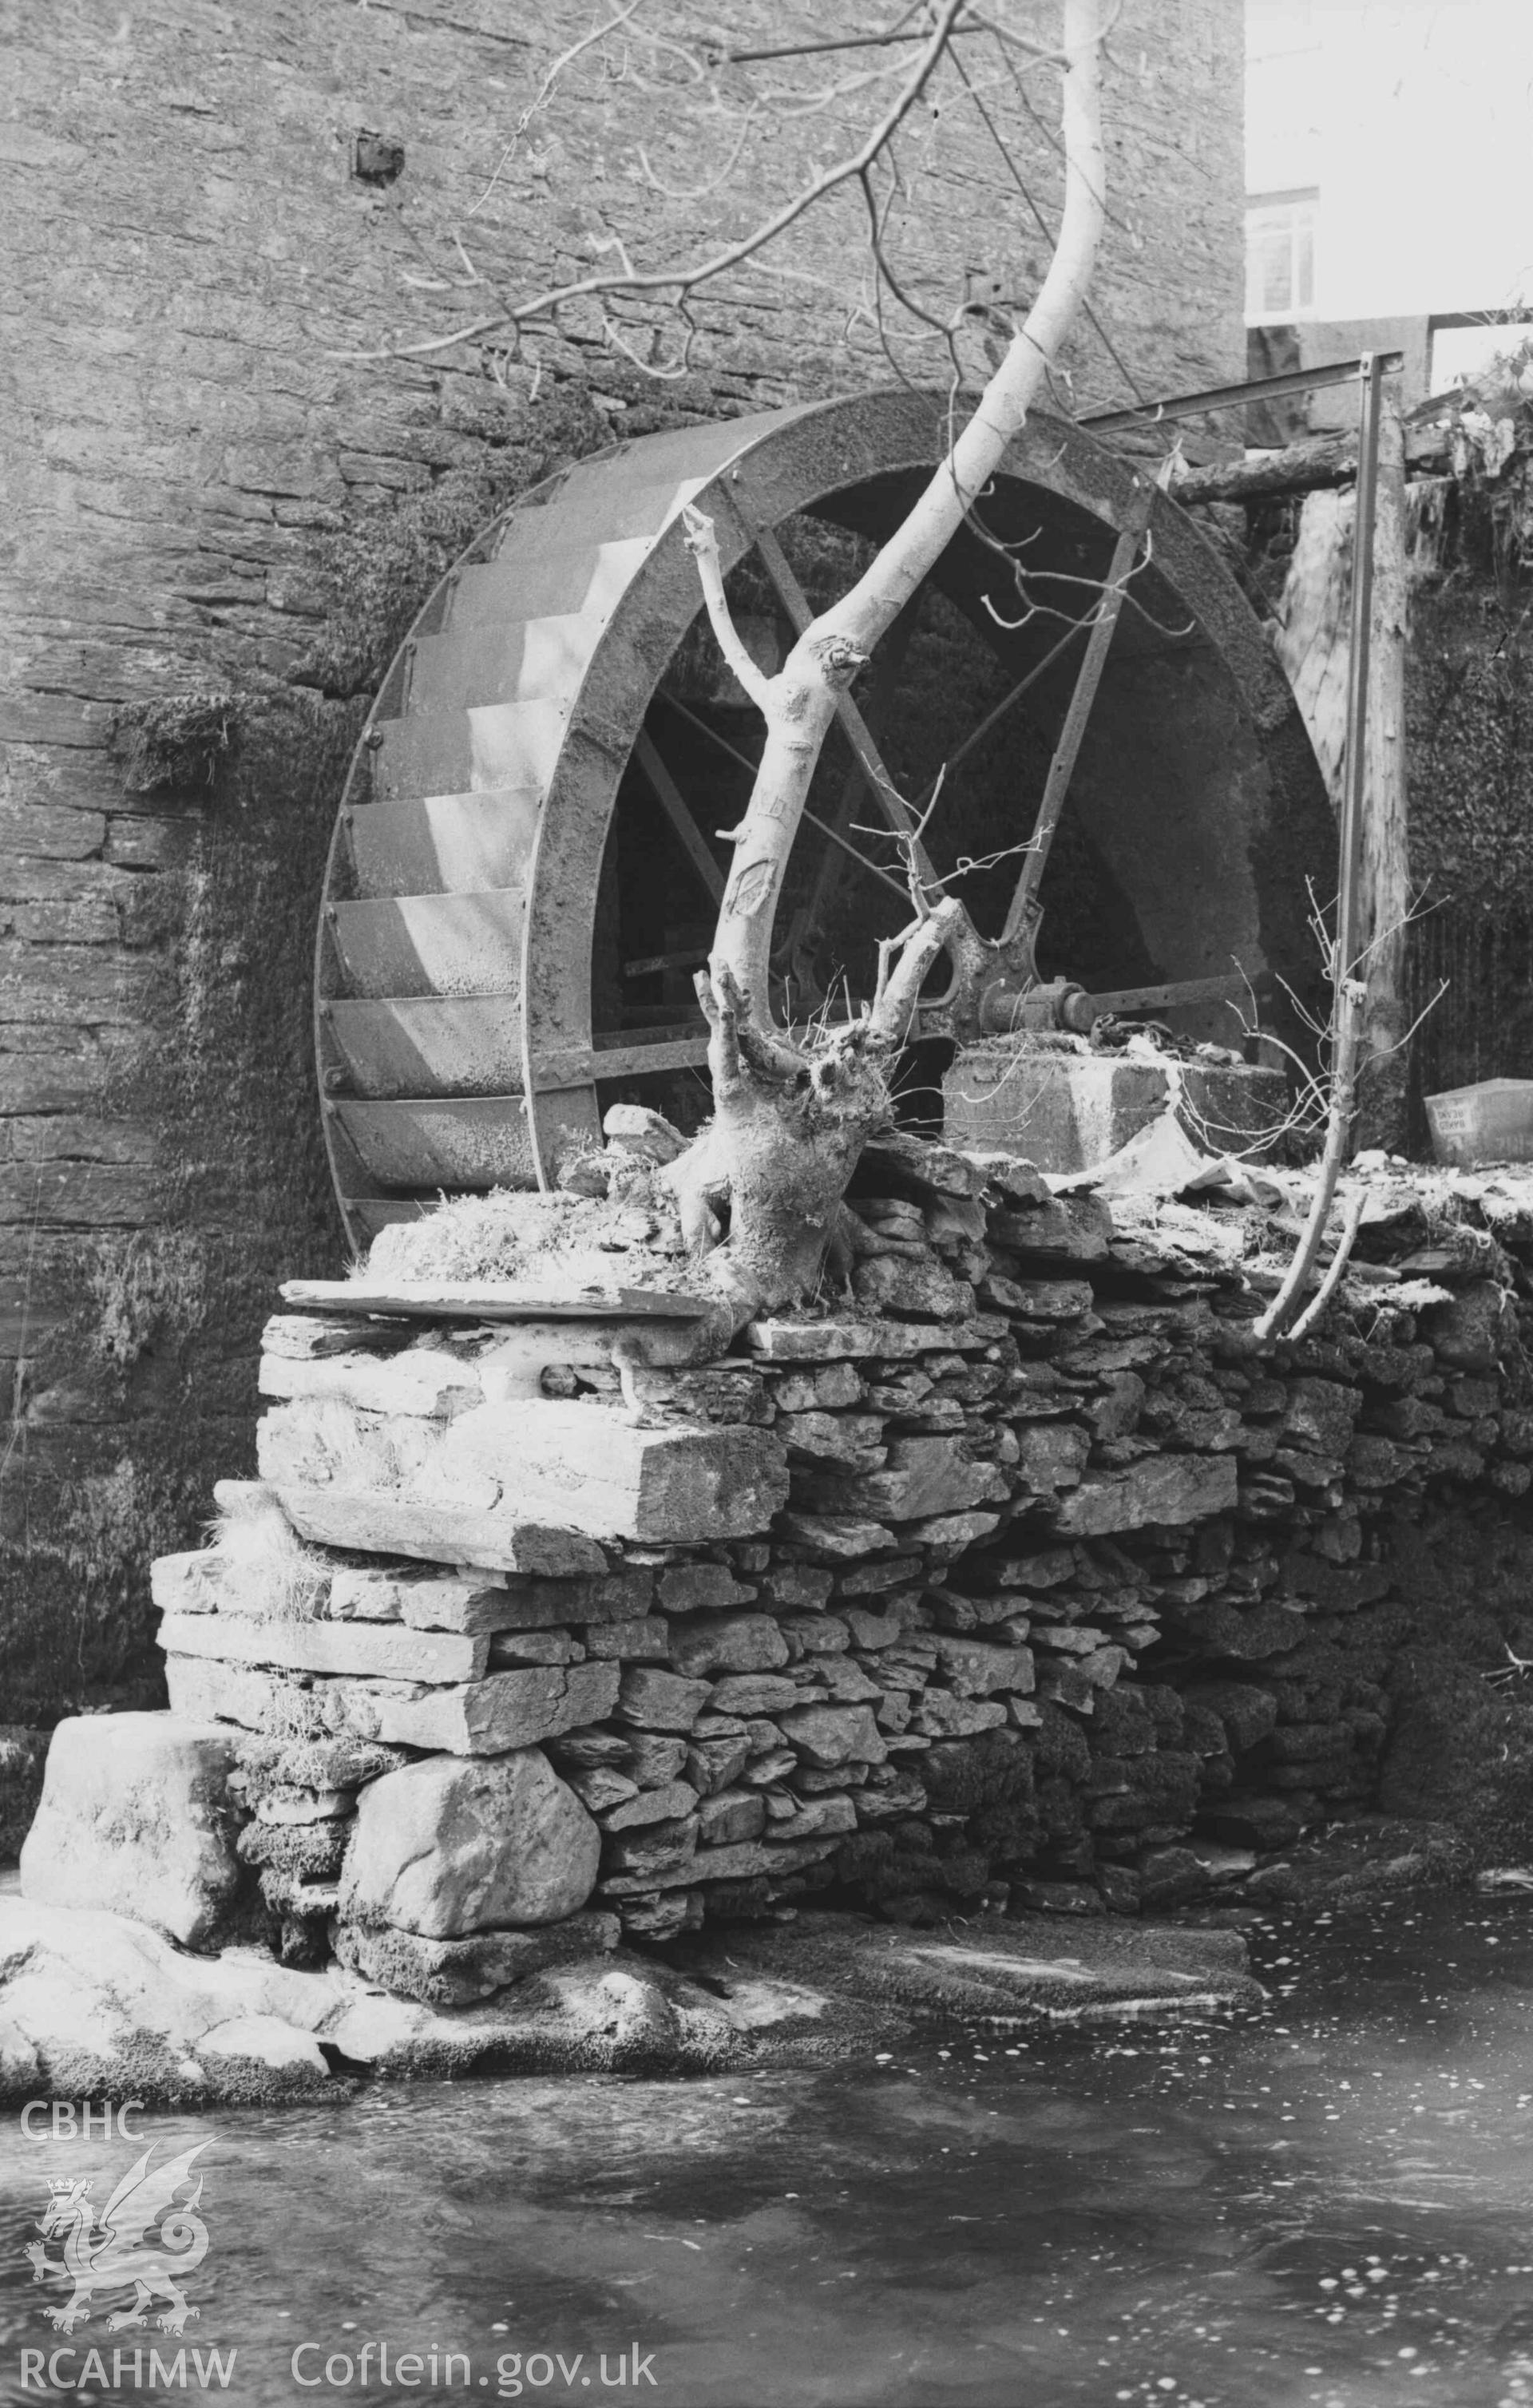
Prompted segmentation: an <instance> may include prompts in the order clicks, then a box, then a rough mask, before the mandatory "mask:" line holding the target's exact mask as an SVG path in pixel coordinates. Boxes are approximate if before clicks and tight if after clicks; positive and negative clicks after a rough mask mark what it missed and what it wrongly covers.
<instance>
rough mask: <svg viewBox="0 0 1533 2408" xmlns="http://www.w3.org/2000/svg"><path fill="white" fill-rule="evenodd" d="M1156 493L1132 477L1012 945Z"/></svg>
mask: <svg viewBox="0 0 1533 2408" xmlns="http://www.w3.org/2000/svg"><path fill="white" fill-rule="evenodd" d="M1154 498H1155V488H1154V486H1153V485H1152V484H1150V483H1149V482H1148V481H1147V480H1144V479H1142V478H1136V480H1135V490H1134V498H1133V500H1132V502H1131V503H1130V505H1129V510H1128V518H1127V523H1125V527H1124V529H1123V532H1122V534H1121V535H1120V536H1119V538H1118V540H1117V542H1116V543H1115V544H1114V545H1113V547H1112V559H1111V563H1110V566H1109V568H1108V572H1107V583H1106V586H1105V587H1104V589H1103V593H1102V599H1101V604H1100V607H1099V609H1098V610H1097V613H1096V619H1095V621H1094V622H1093V624H1092V630H1091V634H1090V636H1089V638H1087V641H1086V650H1085V655H1084V657H1083V659H1082V663H1081V667H1080V670H1079V673H1078V674H1077V677H1076V681H1075V692H1074V693H1073V694H1072V695H1071V696H1070V707H1069V709H1068V710H1067V712H1066V713H1065V724H1064V726H1063V727H1062V728H1061V729H1060V731H1059V741H1058V743H1057V744H1056V745H1055V747H1054V755H1053V760H1052V761H1051V762H1050V764H1049V774H1048V777H1047V779H1046V780H1045V781H1044V786H1043V799H1042V801H1041V802H1040V803H1039V807H1038V818H1037V820H1036V821H1035V822H1034V824H1033V834H1032V838H1031V840H1030V842H1029V845H1028V848H1027V853H1026V855H1025V857H1024V861H1023V865H1022V876H1021V877H1020V878H1019V879H1018V881H1017V884H1016V892H1015V893H1014V894H1013V896H1012V897H1011V907H1010V910H1009V911H1008V912H1007V915H1006V925H1005V927H1004V928H1003V929H1002V930H1001V943H1002V945H1003V946H1006V945H1014V944H1015V943H1016V942H1017V940H1018V939H1019V938H1021V937H1024V936H1030V935H1031V931H1032V923H1033V920H1034V917H1035V915H1036V909H1037V898H1038V890H1039V882H1040V881H1041V879H1042V876H1043V872H1044V869H1045V868H1046V867H1047V866H1048V860H1049V852H1050V848H1051V846H1052V845H1053V840H1054V831H1055V830H1056V828H1057V827H1058V825H1059V819H1060V813H1061V812H1062V811H1063V810H1064V808H1065V797H1066V796H1067V794H1068V792H1069V785H1070V780H1071V778H1072V777H1073V776H1074V774H1075V764H1076V758H1077V756H1078V754H1079V753H1080V751H1081V743H1082V738H1083V737H1084V735H1085V732H1086V722H1087V720H1088V719H1089V718H1090V717H1091V706H1092V704H1093V703H1094V702H1095V701H1096V689H1097V687H1098V685H1099V684H1100V683H1101V681H1102V671H1103V669H1104V668H1105V667H1106V666H1107V654H1108V646H1109V645H1110V643H1111V641H1112V631H1113V629H1114V628H1115V627H1116V625H1117V624H1118V613H1119V611H1120V610H1121V609H1123V600H1124V588H1125V584H1126V583H1127V581H1128V578H1129V574H1130V572H1131V571H1132V569H1133V566H1134V561H1135V557H1136V555H1137V553H1138V552H1139V544H1140V541H1141V539H1142V538H1143V535H1144V530H1145V528H1146V526H1147V525H1148V524H1149V523H1150V512H1151V509H1152V507H1153V503H1154Z"/></svg>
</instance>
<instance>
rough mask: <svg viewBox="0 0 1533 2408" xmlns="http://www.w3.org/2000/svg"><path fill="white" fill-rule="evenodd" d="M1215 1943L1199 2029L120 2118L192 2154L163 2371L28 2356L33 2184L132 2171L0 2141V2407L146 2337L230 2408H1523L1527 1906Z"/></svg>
mask: <svg viewBox="0 0 1533 2408" xmlns="http://www.w3.org/2000/svg"><path fill="white" fill-rule="evenodd" d="M1249 1936H1250V1938H1251V1941H1252V1943H1253V1951H1254V1963H1255V1970H1256V1971H1257V1972H1258V1973H1259V1974H1260V1975H1261V1976H1262V1978H1263V1979H1264V1980H1265V1981H1266V1982H1267V1983H1268V1985H1269V1988H1270V1992H1271V2005H1270V2008H1269V2010H1268V2013H1266V2014H1260V2015H1255V2016H1248V2017H1244V2018H1242V2019H1240V2020H1239V2021H1237V2022H1232V2023H1220V2024H1212V2025H1210V2024H1204V2025H1198V2026H1190V2027H1182V2028H1176V2029H1166V2028H1160V2029H1154V2028H1132V2027H1130V2028H1123V2027H1120V2028H1117V2029H1116V2030H1115V2031H1114V2032H1112V2033H1110V2034H1100V2033H1099V2034H1097V2035H1096V2036H1095V2037H1093V2038H1087V2037H1086V2036H1084V2035H1082V2034H1070V2033H1065V2034H1061V2035H1059V2036H1057V2037H1050V2038H1047V2039H1045V2040H1042V2041H1039V2040H1037V2039H1033V2040H1029V2041H1027V2042H1018V2041H1016V2040H1015V2039H1013V2038H1011V2037H1010V2036H1005V2035H1001V2036H997V2035H996V2034H986V2033H984V2032H983V2031H975V2032H970V2033H967V2034H965V2035H959V2036H950V2037H948V2038H946V2039H943V2040H940V2041H938V2040H937V2039H931V2040H928V2041H926V2042H922V2043H921V2044H920V2045H919V2046H917V2047H915V2048H905V2049H901V2050H899V2051H897V2052H894V2053H891V2054H890V2055H889V2056H888V2057H887V2058H886V2059H884V2060H883V2061H881V2062H879V2063H877V2064H868V2065H864V2066H861V2067H858V2068H856V2069H852V2070H846V2069H842V2070H840V2071H825V2072H807V2073H785V2072H772V2073H764V2074H757V2075H748V2076H745V2077H743V2078H742V2077H740V2076H738V2075H737V2076H733V2077H731V2078H729V2079H728V2080H723V2081H709V2082H686V2083H624V2082H615V2081H599V2080H590V2081H584V2082H574V2083H570V2082H528V2081H506V2082H475V2083H467V2082H466V2083H462V2084H457V2085H449V2084H432V2085H421V2086H419V2087H411V2088H408V2089H404V2088H401V2089H390V2088H384V2087H377V2088H371V2089H364V2090H363V2091H362V2092H361V2093H360V2095H358V2096H356V2097H355V2098H353V2099H352V2100H350V2101H346V2100H341V2099H338V2098H337V2100H333V2101H332V2100H327V2101H325V2102H324V2103H323V2104H322V2105H315V2106H312V2107H307V2108H302V2109H291V2108H290V2109H283V2110H280V2111H276V2110H274V2111H271V2112H262V2111H258V2110H244V2111H235V2110H222V2111H218V2112H214V2113H211V2114H176V2115H161V2116H145V2117H144V2118H143V2132H144V2136H145V2138H146V2139H148V2138H154V2139H156V2140H157V2141H159V2142H160V2143H161V2144H162V2146H161V2154H162V2155H168V2154H171V2153H172V2152H173V2151H174V2150H175V2149H177V2148H185V2147H187V2146H190V2145H191V2144H192V2143H193V2142H195V2141H203V2140H205V2141H207V2142H208V2143H209V2145H208V2148H207V2150H206V2152H205V2154H204V2157H203V2158H202V2160H201V2163H202V2164H203V2166H204V2167H205V2168H206V2182H205V2186H204V2193H203V2200H202V2212H203V2214H204V2215H205V2217H206V2220H207V2225H208V2233H209V2236H210V2245H209V2249H208V2257H207V2258H206V2259H205V2261H204V2263H203V2264H202V2266H201V2267H200V2268H199V2269H198V2270H197V2272H195V2273H194V2274H193V2276H192V2277H191V2278H190V2279H189V2282H188V2286H187V2287H188V2291H189V2295H190V2296H191V2297H192V2298H193V2300H195V2301H196V2302H197V2304H198V2305H199V2308H200V2315H199V2317H198V2319H197V2321H196V2322H194V2323H192V2324H190V2325H189V2326H188V2328H187V2330H186V2333H185V2335H184V2337H183V2339H182V2340H181V2341H179V2342H173V2341H170V2340H169V2339H168V2338H167V2337H166V2336H165V2335H164V2334H162V2333H160V2332H158V2331H157V2330H153V2329H150V2330H145V2331H140V2332H137V2333H134V2332H126V2333H109V2332H107V2331H106V2330H105V2329H104V2327H105V2316H104V2314H103V2313H102V2312H99V2311H98V2313H97V2314H96V2315H94V2316H93V2318H92V2321H91V2322H90V2323H89V2324H88V2325H84V2326H81V2327H80V2328H79V2329H78V2330H77V2331H76V2332H75V2333H74V2334H73V2335H72V2336H69V2337H67V2339H65V2338H64V2337H61V2336H55V2335H53V2334H52V2332H51V2330H50V2327H49V2326H48V2325H47V2324H46V2322H45V2321H44V2319H43V2317H42V2315H41V2309H42V2306H43V2304H44V2303H45V2301H50V2300H59V2299H61V2298H62V2297H63V2292H62V2289H61V2286H59V2285H58V2284H57V2283H51V2284H50V2285H49V2286H47V2287H46V2288H37V2287H36V2286H34V2285H33V2282H32V2279H31V2271H30V2268H29V2266H28V2264H27V2262H26V2260H25V2258H24V2257H23V2254H22V2252H23V2246H24V2243H26V2242H27V2241H28V2240H29V2239H32V2238H34V2237H35V2231H36V2217H37V2216H38V2215H39V2214H40V2213H41V2211H42V2206H43V2203H44V2200H45V2197H46V2192H47V2186H48V2184H49V2183H50V2181H54V2180H57V2179H59V2178H61V2177H63V2176H65V2175H68V2176H74V2177H78V2176H79V2175H80V2174H81V2173H82V2172H86V2171H89V2172H90V2173H91V2175H92V2177H93V2196H95V2197H96V2198H97V2199H98V2200H105V2198H106V2196H107V2192H108V2191H109V2189H110V2188H111V2186H112V2185H113V2183H114V2182H115V2181H116V2180H117V2179H118V2178H119V2176H120V2175H121V2174H122V2172H124V2171H126V2169H127V2167H128V2165H129V2164H130V2163H131V2162H132V2159H133V2157H134V2156H135V2155H136V2151H135V2150H134V2149H133V2148H132V2146H131V2145H130V2144H128V2143H124V2142H122V2141H120V2140H114V2141H113V2142H112V2143H111V2144H110V2145H109V2146H108V2145H106V2144H104V2143H101V2142H100V2141H98V2140H94V2139H93V2140H92V2141H91V2142H89V2143H79V2142H74V2143H70V2142H66V2141H59V2142H56V2143H55V2142H53V2141H51V2140H49V2141H46V2142H43V2143H27V2142H25V2141H23V2140H22V2138H21V2134H20V2132H19V2131H18V2129H17V2128H16V2123H15V2120H14V2116H13V2115H12V2116H11V2117H10V2118H9V2119H8V2120H7V2126H6V2128H5V2138H4V2141H3V2143H0V2399H4V2400H5V2401H7V2402H9V2401H20V2400H22V2399H30V2400H36V2399H38V2398H39V2397H45V2396H49V2395H48V2389H47V2364H46V2359H45V2361H44V2366H43V2377H42V2379H43V2382H44V2386H45V2388H44V2389H43V2390H42V2391H39V2389H38V2387H37V2379H36V2360H23V2358H22V2357H21V2353H22V2351H23V2350H32V2351H36V2350H38V2349H42V2350H43V2351H44V2352H50V2351H52V2350H54V2349H59V2348H63V2349H64V2350H65V2351H66V2352H68V2351H70V2350H72V2351H73V2352H74V2355H73V2357H72V2358H71V2357H69V2356H67V2355H66V2356H65V2357H64V2358H62V2359H60V2360H59V2361H58V2362H57V2368H56V2372H57V2374H58V2377H59V2379H60V2381H61V2382H63V2381H67V2380H69V2379H71V2378H73V2380H74V2381H75V2384H76V2386H77V2387H76V2388H75V2390H74V2392H73V2394H72V2396H73V2397H74V2398H76V2399H78V2400H79V2401H91V2400H93V2399H102V2398H107V2397H113V2396H122V2397H136V2398H164V2399H167V2400H168V2399H183V2398H185V2397H186V2393H185V2392H184V2391H183V2390H181V2389H179V2388H177V2387H176V2386H175V2385H174V2384H172V2385H171V2386H169V2387H166V2386H165V2384H164V2383H163V2382H160V2383H156V2382H153V2381H151V2379H150V2378H151V2376H152V2375H153V2372H154V2370H153V2369H152V2368H151V2367H150V2361H149V2357H148V2352H149V2349H150V2346H151V2345H152V2346H154V2347H156V2348H158V2349H159V2350H160V2351H161V2352H162V2357H163V2358H164V2357H165V2356H168V2358H169V2360H170V2365H171V2372H172V2373H174V2358H175V2353H176V2351H177V2350H179V2348H181V2347H183V2346H185V2347H187V2348H188V2349H189V2350H201V2351H202V2352H203V2354H204V2368H205V2371H206V2372H210V2370H209V2369H208V2358H207V2353H208V2350H209V2349H210V2348H218V2349H220V2350H222V2352H223V2353H224V2358H225V2362H226V2361H227V2356H228V2353H229V2351H231V2350H232V2351H233V2352H234V2372H233V2375H232V2378H231V2379H230V2380H229V2382H228V2384H227V2388H226V2390H225V2392H224V2395H223V2396H225V2397H227V2398H229V2399H232V2400H237V2401H242V2402H246V2403H250V2404H251V2408H266V2403H269V2402H276V2401H283V2402H287V2401H298V2400H305V2399H312V2400H319V2401H334V2400H337V2399H340V2398H350V2399H351V2400H362V2399H365V2400H368V2401H384V2400H390V2401H398V2400H400V2399H401V2398H410V2397H416V2398H422V2397H423V2398H428V2399H443V2398H451V2399H455V2400H458V2401H463V2400H464V2399H466V2398H467V2397H470V2396H471V2397H476V2398H480V2399H486V2398H488V2399H495V2398H521V2399H523V2400H540V2401H555V2402H561V2403H567V2402H569V2401H573V2400H581V2401H595V2400H600V2399H603V2398H615V2399H620V2400H623V2401H637V2400H651V2401H658V2402H666V2403H674V2408H800V2404H801V2403H803V2408H948V2403H950V2402H951V2403H963V2408H992V2403H994V2404H995V2408H1055V2403H1077V2402H1080V2403H1089V2408H1096V2403H1107V2402H1113V2403H1117V2402H1123V2401H1130V2402H1138V2403H1146V2402H1155V2403H1157V2408H1159V2403H1164V2408H1195V2403H1202V2408H1291V2403H1292V2408H1297V2403H1301V2402H1302V2403H1306V2408H1310V2403H1313V2408H1398V2403H1400V2402H1402V2401H1430V2402H1433V2403H1436V2408H1450V2403H1451V2404H1452V2408H1459V2403H1463V2408H1488V2404H1489V2403H1501V2402H1506V2403H1508V2408H1511V2403H1517V2408H1525V2403H1526V2408H1533V2157H1530V2151H1529V2143H1530V2139H1533V1910H1530V1909H1529V1908H1528V1907H1527V1906H1526V1905H1521V1904H1516V1903H1509V1904H1505V1905H1502V1904H1483V1905H1480V1904H1476V1903H1473V1902H1466V1901H1465V1900H1463V1899H1445V1898H1437V1897H1433V1898H1427V1899H1420V1900H1415V1901H1412V1900H1410V1899H1395V1900H1392V1901H1390V1902H1388V1903H1387V1904H1385V1905H1382V1906H1379V1907H1375V1908H1373V1909H1370V1910H1368V1911H1367V1912H1359V1911H1353V1912H1350V1913H1347V1914H1342V1913H1340V1912H1338V1913H1337V1914H1334V1915H1331V1916H1323V1917H1322V1918H1321V1919H1320V1920H1319V1922H1318V1923H1317V1922H1315V1921H1313V1920H1311V1921H1309V1922H1307V1923H1305V1924H1303V1925H1302V1926H1300V1925H1298V1924H1297V1923H1292V1922H1289V1921H1286V1920H1284V1919H1282V1918H1279V1917H1275V1916H1274V1917H1268V1918H1266V1919H1264V1920H1263V1921H1262V1922H1261V1923H1260V1924H1258V1925H1255V1926H1254V1927H1252V1928H1251V1930H1250V1934H1249ZM50 2254H56V2244H50ZM122 2297H123V2295H122V2294H121V2293H119V2294H115V2295H113V2296H112V2297H110V2298H107V2299H105V2300H103V2303H102V2307H103V2310H105V2311H109V2310H110V2309H112V2308H114V2307H116V2306H118V2305H119V2304H121V2302H122ZM92 2343H94V2344H95V2346H96V2347H97V2349H98V2350H99V2351H100V2352H101V2354H102V2355H101V2366H102V2369H103V2371H104V2372H105V2373H106V2375H107V2382H106V2384H105V2386H103V2385H102V2384H101V2383H100V2381H99V2380H98V2379H96V2377H95V2371H94V2370H93V2369H92V2368H91V2367H90V2366H89V2365H88V2364H87V2360H86V2351H87V2350H88V2349H89V2347H90V2346H91V2344H92ZM365 2344H370V2345H371V2353H370V2356H369V2357H368V2358H367V2359H366V2360H365V2362H364V2361H363V2359H362V2358H361V2352H362V2350H363V2347H364V2345H365ZM380 2345H386V2346H387V2349H388V2353H389V2356H388V2359H387V2361H386V2365H387V2372H388V2374H389V2377H390V2380H389V2382H388V2384H387V2385H385V2384H384V2383H383V2381H382V2380H381V2378H380V2354H379V2353H380ZM135 2346H137V2347H138V2348H139V2349H140V2350H141V2351H142V2353H143V2356H142V2358H141V2361H140V2364H139V2368H138V2374H139V2381H138V2383H137V2385H135V2383H134V2367H133V2358H132V2353H133V2349H134V2347H135ZM114 2348H116V2349H118V2350H122V2351H124V2352H125V2353H126V2355H125V2358H124V2360H123V2362H122V2367H121V2370H120V2372H121V2376H122V2380H121V2382H120V2383H119V2384H118V2385H114V2384H113V2382H112V2380H111V2375H112V2357H111V2353H112V2351H113V2349H114ZM295 2351H296V2352H298V2353H299V2355H298V2358H297V2361H296V2372H294V2352H295ZM433 2351H435V2352H436V2353H437V2356H436V2360H435V2367H436V2380H435V2383H434V2382H433V2379H432V2367H433V2360H432V2356H431V2353H432V2352H433ZM449 2352H452V2353H455V2355H454V2356H453V2357H452V2358H451V2363H450V2362H449V2358H448V2356H447V2354H448V2353H449ZM410 2354H415V2355H416V2356H418V2357H419V2358H420V2359H421V2361H422V2362H421V2364H420V2366H419V2369H418V2370H415V2369H412V2368H411V2367H410V2365H409V2362H408V2361H409V2356H410ZM402 2356H404V2357H405V2358H406V2366H405V2368H404V2370H403V2373H404V2380H403V2381H401V2379H400V2378H401V2368H400V2359H401V2357H402ZM561 2360H562V2361H563V2363H562V2365H561V2363H560V2361H561ZM620 2360H621V2365H622V2372H623V2381H622V2382H621V2384H620V2382H619V2381H618V2372H619V2365H620ZM364 2363H365V2372H364ZM327 2364H328V2367H329V2376H328V2379H327V2378H326V2373H325V2369H326V2366H327ZM185 2372H186V2376H187V2381H188V2385H189V2386H191V2387H192V2389H193V2391H195V2387H196V2367H195V2362H194V2360H193V2359H192V2358H190V2357H189V2358H188V2360H187V2362H186V2369H185ZM412 2375H413V2382H412ZM24 2377H26V2378H28V2379H26V2380H25V2381H24V2380H23V2378H24ZM300 2378H308V2385H307V2386H306V2383H305V2381H304V2380H301V2379H300ZM213 2382H214V2386H215V2389H216V2388H217V2378H216V2375H215V2376H213ZM407 2386H408V2387H407ZM517 2386H520V2389H518V2388H517ZM53 2396H58V2395H57V2394H56V2393H55V2394H54V2395H53Z"/></svg>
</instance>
